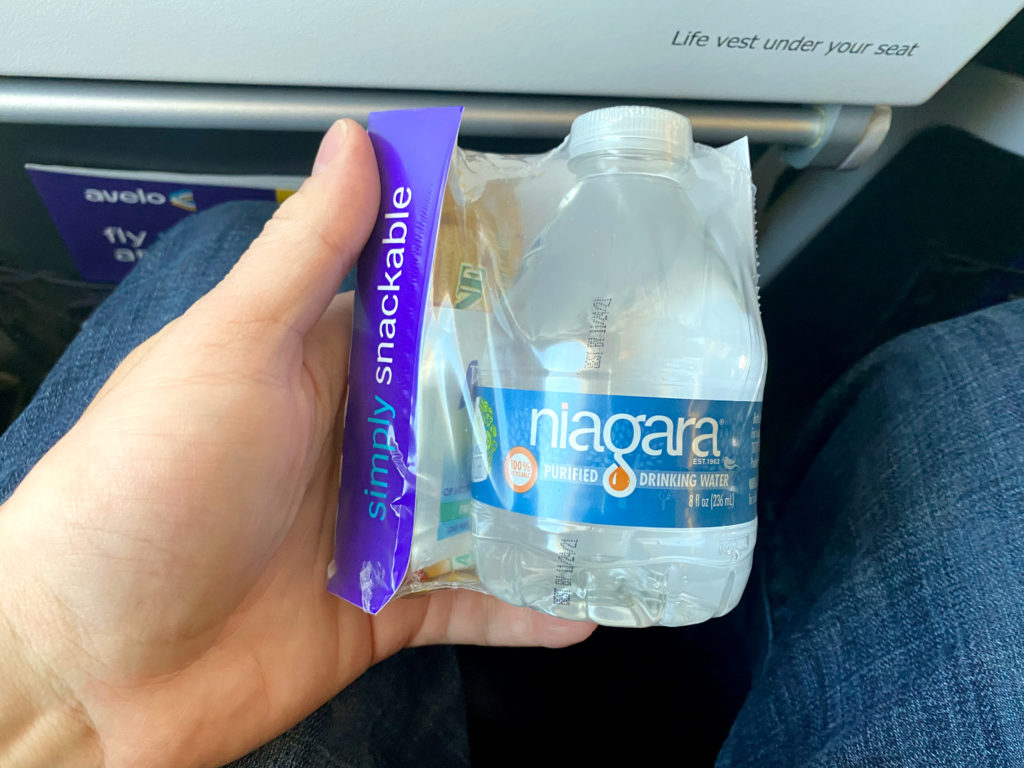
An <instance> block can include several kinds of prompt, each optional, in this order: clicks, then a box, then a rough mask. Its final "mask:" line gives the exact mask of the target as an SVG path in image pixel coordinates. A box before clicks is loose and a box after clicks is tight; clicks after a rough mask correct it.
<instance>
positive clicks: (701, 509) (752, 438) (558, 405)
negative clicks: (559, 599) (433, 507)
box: [473, 387, 761, 528]
mask: <svg viewBox="0 0 1024 768" xmlns="http://www.w3.org/2000/svg"><path fill="white" fill-rule="evenodd" d="M477 394H478V397H477V399H476V414H475V418H476V422H477V423H476V429H475V433H476V438H477V439H476V446H475V449H474V461H473V498H474V499H475V500H476V501H478V502H480V503H483V504H487V505H490V506H492V507H498V508H501V509H507V510H511V511H513V512H519V513H521V514H524V515H534V516H536V517H544V518H552V519H556V520H566V521H572V522H581V523H594V524H602V525H629V526H636V527H642V528H705V527H712V526H722V525H735V524H738V523H746V522H749V521H751V520H753V519H754V518H755V517H756V515H757V462H758V450H759V446H760V430H761V403H759V402H736V401H729V400H675V399H669V398H660V397H630V396H623V395H585V394H576V393H566V392H537V391H532V390H521V389H497V388H492V387H480V388H479V389H478V390H477Z"/></svg>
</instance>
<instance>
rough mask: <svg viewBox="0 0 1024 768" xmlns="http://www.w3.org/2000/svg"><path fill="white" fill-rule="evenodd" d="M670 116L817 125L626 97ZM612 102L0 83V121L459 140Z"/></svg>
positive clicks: (534, 134) (728, 106) (818, 128)
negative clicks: (417, 128) (353, 126)
mask: <svg viewBox="0 0 1024 768" xmlns="http://www.w3.org/2000/svg"><path fill="white" fill-rule="evenodd" d="M629 101H631V102H636V103H643V104H652V105H656V106H662V107H666V108H669V109H674V110H677V111H679V112H681V113H683V114H685V115H686V116H687V117H688V118H689V119H690V121H691V122H692V123H693V132H694V136H695V137H696V138H697V139H698V140H699V141H702V142H705V143H709V144H720V143H725V142H728V141H732V140H734V139H737V138H739V137H741V136H748V137H749V138H750V140H751V141H752V142H754V143H763V144H784V145H787V146H796V147H806V146H812V145H814V144H816V143H817V142H819V141H820V140H821V139H822V137H823V136H822V133H823V128H824V117H823V113H822V111H821V110H820V109H819V108H817V107H813V106H792V105H776V104H732V103H726V102H722V103H716V102H688V101H663V100H662V101H657V100H650V99H629ZM621 102H622V100H621V99H607V98H582V97H558V96H523V95H492V94H481V93H444V92H423V91H386V90H379V91H378V90H358V89H333V88H290V87H280V86H232V85H203V84H201V85H188V84H178V83H139V82H120V81H99V80H59V79H48V78H27V77H0V122H8V123H34V124H51V125H54V124H56V125H102V126H130V127H151V128H219V129H234V130H238V129H242V130H268V131H269V130H289V131H321V130H323V129H325V128H326V127H327V126H328V125H330V124H331V122H333V121H334V120H335V119H336V118H338V117H339V116H346V117H351V118H354V119H356V120H359V121H362V122H364V123H365V121H366V118H367V115H368V114H369V113H370V112H372V111H375V110H381V109H397V108H404V107H426V106H436V105H441V104H462V105H464V106H465V107H466V115H465V119H464V121H463V129H462V130H463V133H465V134H467V135H473V136H488V137H490V136H496V137H508V138H553V139H554V138H559V137H562V136H564V135H565V134H566V133H567V132H568V129H569V124H570V123H571V122H572V120H573V118H575V117H576V116H577V115H579V114H581V113H583V112H586V111H587V110H590V109H595V108H599V107H603V106H609V105H612V104H618V103H621Z"/></svg>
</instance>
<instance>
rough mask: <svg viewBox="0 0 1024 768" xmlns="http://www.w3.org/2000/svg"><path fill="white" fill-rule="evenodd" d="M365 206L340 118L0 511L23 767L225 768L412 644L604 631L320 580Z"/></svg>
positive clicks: (372, 185)
mask: <svg viewBox="0 0 1024 768" xmlns="http://www.w3.org/2000/svg"><path fill="white" fill-rule="evenodd" d="M378 198H379V182H378V177H377V168H376V164H375V161H374V156H373V149H372V147H371V145H370V142H369V140H368V138H367V136H366V134H365V133H364V132H363V131H362V129H361V128H360V127H359V126H358V125H356V124H355V123H352V122H350V121H343V122H339V123H337V124H335V126H334V127H333V128H332V129H331V131H330V132H329V133H328V134H327V135H326V136H325V138H324V141H323V143H322V145H321V150H320V153H319V155H318V158H317V162H316V164H315V165H314V171H313V175H312V176H311V177H310V178H309V179H308V180H307V181H306V182H305V183H304V184H303V185H302V188H301V189H300V190H299V192H298V193H297V194H295V195H294V196H293V197H291V198H290V199H289V200H288V201H286V202H285V203H284V204H283V205H282V206H281V207H280V209H279V210H278V212H277V215H275V216H274V218H273V219H272V220H271V221H270V222H269V223H268V224H267V225H266V227H265V229H264V231H263V233H262V234H261V235H260V237H259V238H258V239H257V240H256V241H255V242H254V243H253V244H252V246H251V247H250V248H249V250H248V252H247V253H246V254H245V255H244V256H242V258H241V260H240V261H239V263H238V264H237V265H236V267H235V268H234V269H233V270H232V271H231V272H230V274H228V275H227V277H225V279H224V280H223V281H222V282H221V283H220V284H219V285H218V286H217V287H216V288H214V289H213V290H212V291H211V292H210V293H209V294H207V295H206V296H205V297H203V298H202V299H200V300H199V301H198V302H196V303H195V304H194V305H193V306H192V307H191V309H189V310H188V311H187V312H186V313H185V314H184V315H183V316H182V317H180V318H178V319H176V320H174V321H173V322H171V323H169V324H168V325H167V326H166V327H165V328H164V329H163V330H161V331H160V332H159V333H158V334H156V335H155V336H154V337H152V338H151V339H149V340H148V341H147V342H145V343H144V344H142V345H141V346H140V347H138V348H137V349H136V350H135V351H133V352H132V353H131V354H130V355H129V356H128V357H127V358H126V359H125V360H124V362H123V363H122V364H121V365H120V366H119V367H118V369H117V370H116V371H115V372H114V374H113V375H112V376H111V377H110V380H109V381H108V382H107V383H106V384H105V386H104V387H103V388H102V390H101V391H100V392H99V394H98V395H97V396H96V398H95V400H94V401H93V402H92V404H91V405H90V406H89V407H88V409H87V410H86V411H85V413H84V414H83V416H82V418H81V420H80V421H79V422H78V423H77V424H76V425H75V426H74V428H73V429H71V430H70V431H69V432H68V434H67V435H66V436H65V437H64V438H63V439H62V440H61V441H60V442H58V443H57V445H55V446H54V447H53V448H52V449H51V450H50V451H49V452H48V453H47V454H46V455H45V456H44V457H43V458H42V460H40V462H39V463H38V464H37V465H36V467H35V468H34V469H33V470H32V472H31V473H30V474H29V475H28V476H27V477H26V478H25V480H24V481H23V482H22V484H21V485H20V486H19V488H18V489H17V491H16V492H15V493H14V495H13V496H12V497H11V498H10V499H9V500H8V502H7V503H6V504H5V505H4V506H3V507H2V508H0V584H2V585H3V588H2V589H0V608H2V613H0V680H2V679H4V678H5V677H6V679H8V680H9V681H17V682H16V683H9V690H8V698H12V697H20V701H21V702H22V705H21V706H22V709H21V710H20V714H19V715H18V716H14V715H11V714H10V711H8V713H7V715H0V724H3V723H6V724H8V725H10V724H11V723H12V722H13V723H14V726H12V728H13V730H11V729H7V733H6V736H7V738H8V745H9V746H10V748H11V750H13V751H11V752H10V754H13V755H19V756H20V757H21V758H23V759H25V761H26V762H27V763H31V760H30V759H29V758H30V757H31V756H32V755H36V756H41V755H43V754H45V752H46V748H47V745H48V744H49V743H51V742H53V740H55V739H57V740H59V739H60V738H61V737H62V734H63V737H64V738H66V739H70V738H71V736H72V735H74V736H75V738H76V739H77V743H78V747H76V748H81V749H82V750H83V751H82V752H81V753H80V754H82V755H89V757H88V758H83V760H86V761H93V762H96V763H100V764H104V765H108V766H158V765H170V766H193V765H194V766H214V765H221V764H223V763H225V762H228V761H229V760H231V759H234V758H236V757H238V756H240V755H242V754H244V753H246V752H248V751H250V750H252V749H254V748H255V747H256V746H258V745H259V744H261V743H263V742H265V741H268V740H269V739H270V738H272V737H273V736H275V735H276V734H278V733H281V732H282V731H284V730H285V729H287V728H288V727H289V726H290V725H292V724H293V723H295V722H297V721H298V720H300V719H301V718H302V717H303V716H305V715H306V714H308V713H310V712H311V711H313V710H314V709H315V708H316V707H317V706H319V705H320V704H322V703H323V702H324V701H326V700H328V699H329V698H330V697H331V696H332V695H334V694H335V693H336V692H337V691H339V690H340V689H341V688H343V687H344V686H345V685H347V684H348V683H350V682H351V681H352V680H354V679H355V678H356V677H358V676H359V675H360V674H362V673H363V672H364V671H365V670H366V669H367V668H368V667H369V666H370V665H371V664H373V663H375V662H377V661H379V660H381V659H383V658H385V657H387V656H388V655H390V654H393V653H395V652H396V651H398V650H399V649H401V648H403V647H405V646H409V645H418V644H426V643H444V642H451V643H497V644H509V645H515V644H540V645H548V646H562V645H567V644H570V643H573V642H576V641H579V640H582V639H583V638H584V637H586V636H587V635H588V634H589V633H590V631H591V630H592V629H593V627H592V625H588V624H578V623H570V622H563V621H559V620H556V619H553V618H550V617H546V616H543V615H541V614H538V613H534V612H531V611H528V610H526V609H516V608H511V607H509V606H506V605H504V604H502V603H499V602H498V601H496V600H494V599H493V598H488V597H484V596H482V595H479V594H476V593H474V592H468V591H458V592H440V593H435V594H433V595H431V596H430V597H428V598H425V599H420V600H399V601H395V602H393V603H392V604H391V605H389V606H388V607H387V608H385V609H384V610H383V611H382V612H381V613H380V614H379V615H378V616H376V617H371V616H368V615H366V614H364V613H362V612H361V611H360V610H359V609H357V608H354V607H353V606H351V605H349V604H347V603H345V602H343V601H341V600H340V599H338V598H336V597H334V596H332V595H330V594H328V593H327V592H326V590H325V582H326V573H327V566H328V563H329V562H330V560H331V556H332V548H333V532H334V513H335V504H336V494H337V488H338V481H339V480H338V478H339V467H340V448H341V438H342V417H343V414H342V413H341V412H340V411H339V404H341V403H342V402H344V400H345V390H346V382H347V374H348V370H347V367H348V339H349V337H350V333H351V322H352V299H351V296H350V295H342V296H336V295H335V294H336V292H337V289H338V286H339V285H340V284H341V281H342V278H343V276H344V275H345V274H346V273H347V272H348V270H349V269H350V268H351V267H352V265H353V264H354V262H355V259H356V257H357V255H358V253H359V251H360V249H361V247H362V246H363V244H364V242H365V241H366V238H367V237H368V236H369V233H370V230H371V228H372V226H373V222H374V218H375V216H376V212H377V206H378ZM4 618H6V623H3V622H2V619H4ZM0 685H2V683H0ZM15 685H17V686H18V687H17V688H16V689H15V688H14V686H15ZM12 691H13V693H12ZM7 703H8V702H7V701H5V700H4V698H3V697H2V696H0V710H3V709H4V706H5V705H6V704H7ZM5 717H6V720H5V719H4V718H5ZM12 718H13V719H12ZM19 718H20V719H19ZM2 730H3V729H0V731H2ZM12 733H13V734H14V735H13V736H12V735H11V734H12ZM18 738H21V742H19V743H20V744H21V746H18V745H17V744H14V742H17V741H18ZM12 739H13V741H11V740H12ZM26 740H27V741H26ZM48 740H49V741H48ZM26 743H27V744H28V745H29V746H26ZM3 744H4V740H3V739H2V738H0V745H3ZM0 748H2V746H0ZM18 750H20V752H19V751H18ZM51 752H52V753H53V754H57V755H60V756H61V757H62V758H63V760H70V759H71V758H70V755H71V754H72V752H71V751H70V746H69V747H68V749H65V750H63V751H61V750H56V749H51ZM0 754H2V753H0ZM26 756H28V757H26ZM0 762H5V761H4V760H0ZM39 762H40V763H43V762H45V760H44V759H43V758H41V757H40V758H39ZM5 764H7V763H6V762H5ZM47 764H53V763H47Z"/></svg>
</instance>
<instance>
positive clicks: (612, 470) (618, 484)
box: [602, 456, 636, 499]
mask: <svg viewBox="0 0 1024 768" xmlns="http://www.w3.org/2000/svg"><path fill="white" fill-rule="evenodd" d="M602 479H603V485H604V489H605V491H606V492H607V493H608V494H609V495H610V496H614V497H615V498H618V499H622V498H625V497H626V496H629V495H630V494H631V493H632V492H633V491H634V490H635V489H636V473H635V472H633V469H632V468H631V467H630V466H629V464H627V463H626V461H625V459H623V458H622V456H616V457H615V463H614V464H612V465H611V466H609V467H608V469H606V470H605V471H604V477H603V478H602Z"/></svg>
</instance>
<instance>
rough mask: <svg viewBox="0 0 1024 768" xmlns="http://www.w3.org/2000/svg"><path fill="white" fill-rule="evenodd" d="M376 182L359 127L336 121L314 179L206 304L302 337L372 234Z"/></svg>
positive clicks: (322, 147) (319, 155)
mask: <svg viewBox="0 0 1024 768" xmlns="http://www.w3.org/2000/svg"><path fill="white" fill-rule="evenodd" d="M379 204H380V178H379V176H378V173H377V163H376V160H375V159H374V154H373V146H372V145H371V144H370V139H369V137H368V136H367V135H366V132H365V131H364V130H363V129H362V127H361V126H360V125H359V124H358V123H355V122H353V121H352V120H339V121H338V122H336V123H335V124H334V125H332V126H331V128H330V130H329V131H327V133H326V134H325V135H324V138H323V141H322V142H321V144H320V151H319V152H318V153H317V157H316V160H315V161H314V163H313V173H312V175H311V176H310V177H309V178H308V179H306V181H305V182H303V184H302V186H301V187H300V188H299V190H298V192H296V193H295V194H294V195H292V196H291V197H289V198H288V199H287V200H286V201H285V202H284V203H283V204H282V205H281V207H280V208H278V209H277V212H276V213H275V214H274V217H273V218H272V219H271V220H270V221H269V222H267V224H266V226H265V227H264V228H263V232H262V233H261V234H260V236H259V237H258V238H257V239H256V240H255V241H253V243H252V245H250V246H249V250H247V251H246V252H245V253H244V254H243V255H242V258H241V259H240V260H239V261H238V263H237V264H236V265H235V266H234V268H233V269H232V270H231V272H229V273H228V275H227V277H225V278H224V280H223V281H222V282H221V284H220V285H218V286H217V288H216V289H214V292H213V293H212V294H211V297H210V298H211V299H212V300H213V302H214V303H215V304H216V306H217V307H218V309H219V310H220V311H222V312H224V313H226V314H227V316H228V317H229V318H230V319H235V320H239V321H257V322H273V323H280V324H283V325H285V326H286V327H290V328H292V329H294V330H295V331H297V332H298V333H300V334H303V335H304V334H305V333H306V332H307V331H308V330H309V329H310V328H312V327H313V325H314V324H315V323H316V321H317V320H318V319H319V318H320V317H321V316H322V315H323V313H324V311H325V310H326V309H327V306H328V304H330V302H331V299H332V298H333V297H334V295H335V294H336V293H337V292H338V288H339V287H340V286H341V282H342V280H343V279H344V278H345V275H346V274H347V273H348V271H349V270H350V269H351V268H352V266H353V265H354V264H355V262H356V259H357V258H358V256H359V252H360V250H362V247H363V245H365V243H366V240H367V238H368V237H369V236H370V232H371V231H372V229H373V224H374V221H375V220H376V216H377V208H378V206H379Z"/></svg>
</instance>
